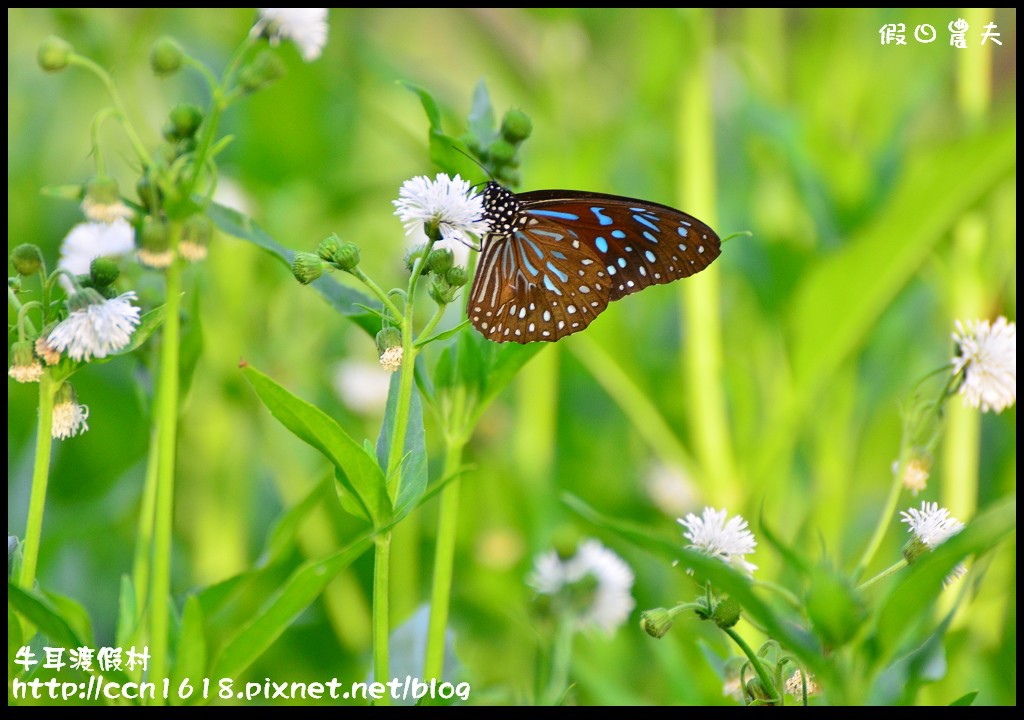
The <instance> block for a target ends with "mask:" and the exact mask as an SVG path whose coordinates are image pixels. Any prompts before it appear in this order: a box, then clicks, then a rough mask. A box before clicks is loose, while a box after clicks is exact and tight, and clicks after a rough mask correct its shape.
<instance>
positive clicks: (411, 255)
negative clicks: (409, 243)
mask: <svg viewBox="0 0 1024 720" xmlns="http://www.w3.org/2000/svg"><path fill="white" fill-rule="evenodd" d="M426 251H427V246H426V244H423V245H417V246H416V247H414V248H409V250H407V251H406V253H405V268H406V270H408V271H409V272H412V269H413V267H414V266H415V265H416V261H417V260H419V259H420V258H421V257H423V254H424V253H425V252H426ZM422 270H423V272H422V273H421V274H423V275H426V274H427V272H429V270H430V268H429V267H428V266H427V263H423V268H422Z"/></svg>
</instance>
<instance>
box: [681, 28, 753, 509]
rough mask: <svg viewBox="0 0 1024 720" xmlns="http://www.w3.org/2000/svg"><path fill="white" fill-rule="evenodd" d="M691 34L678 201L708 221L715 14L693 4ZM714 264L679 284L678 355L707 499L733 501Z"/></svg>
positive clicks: (712, 205)
mask: <svg viewBox="0 0 1024 720" xmlns="http://www.w3.org/2000/svg"><path fill="white" fill-rule="evenodd" d="M691 17H692V24H691V27H690V33H689V41H690V42H688V43H686V42H684V45H685V46H687V47H688V48H689V49H690V57H689V58H688V59H687V60H686V61H685V62H683V63H682V68H683V72H682V77H681V78H680V87H682V88H685V92H679V93H677V95H678V97H679V99H680V105H679V107H678V122H679V125H678V143H677V147H678V153H679V156H678V162H677V163H676V167H678V168H679V171H680V174H679V187H680V198H679V204H680V205H681V206H683V207H686V208H688V209H689V208H692V212H694V213H695V214H696V215H697V216H698V217H700V218H701V219H703V220H704V222H706V223H708V224H709V225H711V226H714V225H715V224H716V221H717V219H716V215H717V213H716V205H717V202H716V197H715V195H716V193H715V188H716V178H715V121H714V116H713V113H714V98H713V92H712V77H711V62H712V61H711V57H712V53H713V51H714V47H713V42H714V32H715V28H714V18H713V15H712V12H711V11H710V10H695V11H693V13H692V15H691ZM719 273H720V270H719V266H715V267H711V268H709V269H707V270H705V271H704V272H702V273H701V274H700V275H699V276H698V277H696V278H691V279H690V280H687V281H686V282H683V283H680V284H679V286H678V292H679V300H680V302H681V304H682V310H683V311H682V317H683V320H684V327H683V329H682V330H683V332H682V337H683V338H685V342H684V344H683V351H682V354H681V358H682V361H683V362H682V367H681V368H680V370H681V371H682V373H683V378H684V379H685V383H686V388H687V390H686V392H687V394H688V401H687V402H686V404H685V406H684V407H685V408H686V411H687V413H688V414H689V417H690V423H689V425H690V428H691V435H692V440H693V448H694V454H695V455H696V457H697V459H698V461H699V463H700V472H699V473H698V474H699V475H700V476H702V477H706V478H707V482H708V484H709V488H708V495H707V497H708V500H709V501H712V502H714V503H716V504H722V505H725V506H727V507H732V506H733V505H734V503H735V502H736V500H737V499H738V498H739V496H740V491H739V487H738V483H737V478H736V468H735V464H734V460H733V457H734V456H733V448H732V438H731V435H730V432H729V413H728V404H727V402H726V397H725V387H726V385H727V383H726V382H725V379H724V376H725V363H724V361H723V355H724V352H723V349H722V319H721V316H722V310H721V299H720V297H721V290H720V286H721V279H720V274H719Z"/></svg>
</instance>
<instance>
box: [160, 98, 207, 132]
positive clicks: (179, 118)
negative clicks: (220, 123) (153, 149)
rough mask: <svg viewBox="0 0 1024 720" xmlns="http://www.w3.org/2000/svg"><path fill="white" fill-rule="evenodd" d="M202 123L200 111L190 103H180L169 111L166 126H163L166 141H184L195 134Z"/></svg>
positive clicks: (201, 112)
mask: <svg viewBox="0 0 1024 720" xmlns="http://www.w3.org/2000/svg"><path fill="white" fill-rule="evenodd" d="M202 122H203V111H202V110H200V109H199V108H198V107H197V106H196V105H193V104H192V103H181V104H179V105H176V106H175V107H174V109H172V110H171V114H170V116H169V119H168V121H167V125H165V126H164V136H165V137H167V139H168V140H185V139H187V138H190V137H192V136H193V135H195V134H196V130H198V129H199V126H200V124H202ZM168 131H170V135H169V136H168Z"/></svg>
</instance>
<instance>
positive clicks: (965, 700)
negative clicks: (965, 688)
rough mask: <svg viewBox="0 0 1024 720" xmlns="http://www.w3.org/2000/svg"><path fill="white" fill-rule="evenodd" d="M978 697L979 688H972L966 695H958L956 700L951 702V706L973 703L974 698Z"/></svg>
mask: <svg viewBox="0 0 1024 720" xmlns="http://www.w3.org/2000/svg"><path fill="white" fill-rule="evenodd" d="M976 697H978V691H977V690H971V691H970V692H969V693H967V694H966V695H961V696H960V697H958V698H957V699H956V700H954V701H953V702H951V703H950V704H949V705H950V707H953V706H967V705H973V704H974V699H975V698H976Z"/></svg>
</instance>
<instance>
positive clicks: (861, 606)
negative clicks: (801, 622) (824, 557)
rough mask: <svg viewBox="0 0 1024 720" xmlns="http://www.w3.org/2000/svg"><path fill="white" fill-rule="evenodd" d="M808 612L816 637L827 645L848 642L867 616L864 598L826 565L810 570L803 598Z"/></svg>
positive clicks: (831, 646) (839, 645) (838, 645)
mask: <svg viewBox="0 0 1024 720" xmlns="http://www.w3.org/2000/svg"><path fill="white" fill-rule="evenodd" d="M804 600H805V605H806V611H807V616H808V617H809V618H810V619H811V623H812V624H813V625H814V629H815V631H816V633H817V635H818V637H819V638H821V640H822V641H823V643H824V644H825V645H826V646H827V647H829V648H840V647H842V646H843V645H845V644H846V643H847V642H849V641H850V640H851V639H852V638H853V636H854V635H856V633H857V631H858V630H859V629H860V627H861V625H862V624H863V623H864V621H865V620H866V619H867V615H868V611H867V607H866V605H865V602H864V598H863V597H862V596H861V594H860V592H859V591H858V590H857V589H856V588H855V587H853V585H852V584H851V583H850V581H849V580H848V579H847V578H846V577H845V576H843V575H840V574H839V573H838V572H836V571H835V570H833V569H832V568H829V567H824V566H819V567H816V568H814V569H813V570H812V571H811V578H810V586H809V587H808V589H807V595H806V597H805V598H804Z"/></svg>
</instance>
